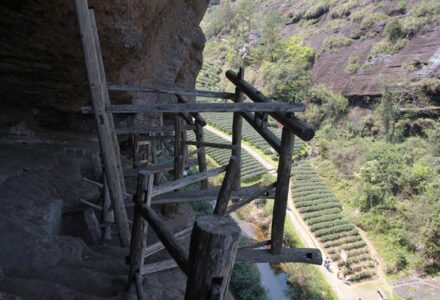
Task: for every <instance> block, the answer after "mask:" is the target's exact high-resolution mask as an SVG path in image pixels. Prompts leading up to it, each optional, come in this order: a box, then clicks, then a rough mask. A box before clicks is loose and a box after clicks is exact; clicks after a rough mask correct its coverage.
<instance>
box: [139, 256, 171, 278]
mask: <svg viewBox="0 0 440 300" xmlns="http://www.w3.org/2000/svg"><path fill="white" fill-rule="evenodd" d="M177 267H178V265H177V263H176V261H175V260H174V259H167V260H163V261H158V262H153V263H148V264H145V265H144V266H143V268H142V271H141V274H142V275H148V274H153V273H158V272H162V271H166V270H171V269H175V268H177Z"/></svg>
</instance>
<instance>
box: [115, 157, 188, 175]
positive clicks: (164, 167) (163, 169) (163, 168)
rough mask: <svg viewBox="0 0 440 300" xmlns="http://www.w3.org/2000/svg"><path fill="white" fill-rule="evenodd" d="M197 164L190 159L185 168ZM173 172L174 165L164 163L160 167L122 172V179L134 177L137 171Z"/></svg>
mask: <svg viewBox="0 0 440 300" xmlns="http://www.w3.org/2000/svg"><path fill="white" fill-rule="evenodd" d="M196 164H197V160H196V159H190V160H189V161H188V163H187V164H186V165H185V166H186V167H190V166H194V165H196ZM172 170H174V163H164V164H160V165H150V166H145V167H139V168H136V169H134V170H128V171H125V172H124V177H126V178H127V177H135V176H137V173H138V172H139V171H144V172H150V173H164V172H168V171H172Z"/></svg>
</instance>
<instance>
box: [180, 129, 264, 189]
mask: <svg viewBox="0 0 440 300" xmlns="http://www.w3.org/2000/svg"><path fill="white" fill-rule="evenodd" d="M204 135H205V136H204V137H205V141H206V142H211V143H230V142H227V141H225V140H223V139H222V138H220V137H218V136H216V135H215V134H213V133H211V132H209V131H208V130H205V131H204ZM188 140H192V141H195V135H194V133H193V132H188ZM206 154H207V155H208V156H210V157H211V158H212V159H213V160H215V161H216V162H217V163H218V164H220V165H227V164H228V162H229V159H230V157H231V150H228V149H218V148H211V147H206ZM265 173H267V170H266V169H265V168H264V167H263V166H262V165H261V164H260V163H259V162H258V161H257V160H256V159H255V158H253V157H252V156H251V155H250V154H249V153H247V152H246V151H242V152H241V180H242V181H249V180H254V179H259V178H261V176H262V175H263V174H265Z"/></svg>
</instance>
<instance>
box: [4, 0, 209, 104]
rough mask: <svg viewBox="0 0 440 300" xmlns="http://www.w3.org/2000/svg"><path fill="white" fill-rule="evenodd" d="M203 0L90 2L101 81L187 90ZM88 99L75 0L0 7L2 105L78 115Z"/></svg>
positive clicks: (17, 1)
mask: <svg viewBox="0 0 440 300" xmlns="http://www.w3.org/2000/svg"><path fill="white" fill-rule="evenodd" d="M208 2H209V1H208V0H185V1H182V0H167V1H164V0H148V1H146V0H132V1H120V0H105V1H102V0H99V1H98V0H89V5H90V6H91V7H93V8H94V9H95V13H96V18H97V23H98V30H99V34H100V39H101V46H102V52H103V56H104V63H105V67H106V72H107V79H108V81H109V82H111V83H119V84H124V83H126V84H128V83H130V84H148V85H155V86H171V85H172V86H181V87H191V86H194V82H195V77H196V76H197V74H198V72H199V69H200V67H201V64H202V50H203V47H204V41H205V40H204V35H203V33H202V31H201V29H200V28H199V23H200V21H201V19H202V18H203V15H204V13H205V11H206V8H207V6H208ZM88 98H89V95H88V87H87V81H86V74H85V69H84V60H83V56H82V49H81V43H80V36H79V30H78V25H77V21H76V15H75V12H74V1H72V0H56V1H55V0H49V1H39V0H5V1H2V2H1V3H0V101H1V102H0V103H1V104H2V106H5V105H6V106H10V105H14V106H22V107H23V106H24V107H26V108H29V107H37V108H38V107H39V108H41V107H44V108H51V109H55V110H56V111H62V112H77V111H78V110H79V108H80V106H81V105H84V104H86V103H87V102H88V101H89V100H88ZM116 101H117V100H116Z"/></svg>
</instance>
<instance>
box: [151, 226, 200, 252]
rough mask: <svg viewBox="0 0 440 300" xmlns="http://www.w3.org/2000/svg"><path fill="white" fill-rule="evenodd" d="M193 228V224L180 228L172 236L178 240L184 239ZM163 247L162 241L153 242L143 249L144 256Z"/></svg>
mask: <svg viewBox="0 0 440 300" xmlns="http://www.w3.org/2000/svg"><path fill="white" fill-rule="evenodd" d="M192 229H193V225H191V226H188V227H186V228H184V229H182V230H179V231H178V232H176V233H175V234H174V238H176V239H178V240H180V239H184V238H186V237H188V236H189V235H190V234H191V231H192ZM163 249H165V246H164V245H163V244H162V242H160V241H159V242H157V243H154V244H153V245H150V246H148V247H147V248H146V249H145V250H144V257H148V256H151V255H153V254H155V253H157V252H159V251H161V250H163Z"/></svg>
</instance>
